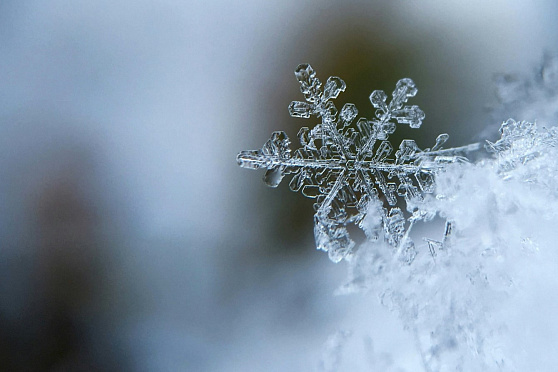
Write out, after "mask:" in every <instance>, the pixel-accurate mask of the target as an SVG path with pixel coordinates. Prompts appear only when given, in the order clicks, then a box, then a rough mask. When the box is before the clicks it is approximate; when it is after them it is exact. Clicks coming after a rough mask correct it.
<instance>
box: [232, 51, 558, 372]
mask: <svg viewBox="0 0 558 372" xmlns="http://www.w3.org/2000/svg"><path fill="white" fill-rule="evenodd" d="M557 66H558V63H557V62H556V60H555V59H548V58H546V59H545V63H544V67H543V70H542V71H541V74H540V77H538V78H537V79H536V80H530V82H528V83H527V82H521V83H519V82H516V85H517V86H523V87H529V89H528V92H530V93H529V94H530V96H529V97H531V96H537V95H541V96H542V95H543V92H546V94H545V95H544V97H546V101H545V102H549V101H552V99H553V98H552V97H554V96H555V92H558V78H556V76H558V73H557V72H556V71H558V67H557ZM296 77H297V79H298V80H299V82H300V84H301V91H302V93H303V94H304V96H305V99H306V102H298V101H295V102H292V103H291V105H290V106H289V111H290V113H291V115H292V116H296V117H302V118H309V117H311V116H316V117H318V118H319V119H321V122H320V123H318V124H317V125H315V126H314V127H313V128H312V129H310V128H307V127H304V128H302V129H301V130H300V132H299V141H300V144H301V146H302V147H301V148H299V149H297V150H296V151H294V152H291V149H290V147H289V145H290V141H289V139H288V138H287V136H286V134H285V133H284V132H274V133H273V134H272V136H271V139H270V140H269V141H268V142H266V143H265V144H264V146H263V147H262V149H260V150H255V151H242V152H241V153H240V154H239V155H238V158H237V160H238V163H239V165H241V166H242V167H246V168H251V169H258V168H266V169H267V172H266V174H265V176H264V180H265V182H266V183H267V184H268V185H270V186H273V187H275V186H277V185H278V184H279V183H280V182H281V180H282V178H283V177H285V176H286V175H292V179H291V181H290V188H291V190H293V191H301V192H302V194H303V195H304V196H307V197H312V198H316V203H315V210H316V213H315V237H316V244H317V247H318V248H319V249H322V250H325V251H327V252H328V253H329V256H330V258H331V259H332V260H333V261H335V262H338V261H340V260H342V259H343V258H347V259H349V261H350V262H349V278H348V280H347V282H346V283H345V284H344V285H343V286H342V287H341V288H340V290H339V291H340V293H353V292H360V293H363V292H365V293H373V294H375V295H377V296H378V297H379V299H380V301H381V302H382V304H384V305H385V306H386V307H387V308H389V309H390V310H392V311H393V312H395V313H396V314H397V315H398V317H399V319H400V320H401V322H402V324H403V326H404V327H405V329H407V330H408V331H409V332H411V334H412V335H413V337H414V339H415V341H416V347H417V349H418V353H419V354H420V356H421V359H422V364H423V368H424V370H425V371H427V372H445V371H535V370H536V371H552V370H555V368H556V365H558V357H556V356H555V355H556V353H555V352H553V350H554V351H555V350H556V348H557V347H558V341H556V340H555V335H556V334H558V324H557V323H558V322H556V321H555V320H554V317H555V316H554V311H553V310H552V309H556V308H558V297H557V296H556V295H555V294H556V293H558V283H557V282H558V281H557V280H556V274H555V271H556V263H558V250H556V249H555V246H556V241H558V231H557V229H556V223H555V221H556V220H557V218H558V160H557V159H558V150H557V147H558V146H557V144H558V129H557V128H556V127H548V128H546V127H544V126H542V125H541V124H540V123H534V122H527V121H515V120H513V119H508V120H507V121H505V122H504V123H503V124H502V125H501V127H500V139H498V140H497V141H495V142H490V141H486V143H485V145H484V146H481V145H480V144H472V145H469V146H464V147H459V148H451V149H443V148H442V146H443V144H444V142H445V141H446V140H447V138H448V136H447V134H442V135H440V136H438V138H437V139H436V141H435V144H434V145H433V146H432V147H431V148H427V149H424V150H421V149H419V148H418V146H417V145H416V143H415V142H414V141H413V140H403V141H402V142H401V143H400V145H399V148H398V150H397V151H395V154H393V146H392V144H391V143H390V142H389V140H388V137H389V135H390V134H392V133H393V132H394V131H395V129H396V127H397V125H401V124H404V125H409V126H410V127H411V128H418V127H420V125H421V124H422V120H423V119H424V113H423V112H422V111H421V110H420V108H418V107H417V106H410V105H407V101H408V99H409V98H411V97H413V96H415V94H416V92H417V89H416V87H415V84H414V83H413V81H412V80H410V79H402V80H400V81H399V82H398V83H397V85H396V88H395V90H394V92H393V94H392V98H391V100H390V101H389V103H387V101H388V97H387V95H386V94H385V93H384V92H383V91H374V92H372V94H371V95H370V101H371V103H372V105H373V106H374V108H375V109H376V112H375V115H374V117H373V118H372V119H366V118H364V117H360V118H358V119H357V116H358V111H357V109H356V107H355V106H354V105H353V104H350V103H347V104H345V105H344V106H343V108H342V109H341V111H340V112H338V110H337V108H336V107H335V105H334V103H333V101H332V100H333V99H335V98H337V96H338V95H339V93H340V92H342V91H344V90H345V83H344V82H343V81H342V80H341V79H340V78H338V77H330V78H329V79H328V80H327V82H326V84H325V86H323V89H322V84H321V82H320V81H319V80H318V79H317V77H316V74H315V72H314V70H313V69H312V68H311V67H310V65H307V64H305V65H300V66H298V68H297V70H296ZM554 83H556V84H554ZM502 84H504V85H506V84H508V85H509V81H507V82H504V83H502ZM508 88H509V86H507V87H506V86H504V87H500V89H501V90H502V91H505V90H506V89H508ZM509 94H511V93H509ZM508 96H509V95H508ZM521 97H523V96H521ZM521 97H520V98H518V99H525V100H527V99H526V98H525V97H523V98H521ZM549 97H550V98H549ZM513 99H515V98H513ZM528 102H529V100H527V103H528ZM522 112H530V111H529V109H524V110H523V111H522ZM556 114H558V108H557V109H556V110H555V111H554V113H553V114H552V115H549V114H548V113H545V114H544V115H545V117H547V118H548V117H553V115H556ZM518 119H522V117H520V118H518ZM527 119H530V120H533V119H534V118H527ZM355 121H356V122H355ZM472 151H478V152H483V153H484V156H477V158H478V159H480V160H477V161H476V162H471V161H469V160H468V159H467V156H468V153H470V152H472ZM403 205H404V208H402V206H403ZM424 222H429V223H428V224H423V227H425V226H426V228H423V229H422V231H424V235H430V236H418V237H413V235H414V234H413V232H412V231H411V229H412V228H413V226H415V225H416V224H418V223H424ZM444 222H445V223H444ZM351 223H352V224H356V225H357V226H359V227H360V228H361V229H362V230H363V231H364V232H365V233H366V235H367V237H368V240H367V241H366V242H365V243H363V244H362V245H361V246H360V247H358V249H356V248H355V244H354V242H353V241H352V240H351V238H350V237H349V234H348V231H347V225H348V224H351ZM428 226H431V228H428ZM413 238H414V239H413ZM534 303H536V304H537V305H536V306H537V308H536V309H534V308H533V304H534ZM347 337H350V336H349V333H343V339H345V338H347ZM335 340H337V338H336V339H335ZM338 342H341V341H338V340H337V341H336V343H335V345H338ZM336 349H339V348H338V347H337V346H336ZM337 354H338V353H337ZM337 354H336V357H335V363H334V364H335V365H339V364H340V363H341V362H340V358H341V356H339V355H337ZM331 363H333V362H331ZM331 363H330V364H331Z"/></svg>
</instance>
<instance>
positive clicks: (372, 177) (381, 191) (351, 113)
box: [237, 64, 479, 263]
mask: <svg viewBox="0 0 558 372" xmlns="http://www.w3.org/2000/svg"><path fill="white" fill-rule="evenodd" d="M295 76H296V78H297V80H298V81H299V83H300V90H301V92H302V94H303V95H304V98H305V101H304V102H302V101H293V102H291V104H290V105H289V113H290V115H291V116H293V117H300V118H310V117H312V116H315V117H317V118H319V119H321V122H320V123H318V124H316V125H315V126H314V127H313V128H309V127H302V128H301V129H300V131H299V133H298V139H299V142H300V144H301V146H302V147H300V148H298V149H297V150H295V151H294V152H292V151H291V149H290V143H291V142H290V140H289V138H288V137H287V135H286V133H285V132H283V131H277V132H273V133H272V135H271V138H270V139H269V140H268V141H267V142H266V143H265V144H264V145H263V147H262V148H261V149H260V150H249V151H242V152H240V153H239V154H238V156H237V161H238V164H239V165H240V166H241V167H244V168H250V169H259V168H265V169H267V171H266V173H265V175H264V181H265V183H266V184H267V185H268V186H271V187H277V186H278V185H279V183H280V182H281V180H282V179H283V178H284V177H285V176H286V175H292V178H291V181H290V184H289V186H290V189H291V190H292V191H301V192H302V194H303V195H304V196H306V197H309V198H315V199H316V202H315V204H314V208H315V211H316V213H315V215H314V222H315V227H314V236H315V239H316V246H317V248H318V249H321V250H324V251H326V252H328V254H329V257H330V259H331V260H332V261H334V262H339V261H340V260H342V259H343V258H345V257H347V256H350V255H351V254H352V251H353V248H354V245H355V243H354V241H353V240H352V239H351V238H350V236H349V233H348V230H347V226H348V225H349V224H356V225H357V226H359V227H360V228H362V229H363V231H364V232H365V234H366V235H367V237H368V239H370V240H377V239H379V238H380V237H382V238H383V239H384V240H385V241H387V242H388V243H389V244H390V245H391V246H392V247H393V248H394V249H395V250H396V252H397V253H398V256H399V257H400V258H402V259H403V260H404V261H406V262H409V263H410V262H411V261H412V260H413V259H414V257H415V255H416V252H415V248H414V243H413V241H412V240H411V238H410V237H409V232H410V230H411V228H412V227H413V225H414V224H415V223H416V222H417V221H419V220H426V221H428V220H431V219H432V218H433V217H434V216H435V212H432V211H428V210H421V209H420V207H419V206H420V204H421V202H422V201H423V199H424V197H425V195H426V194H430V193H432V192H433V191H434V188H435V184H434V180H435V175H436V174H437V173H438V172H439V171H440V170H442V169H444V168H445V167H446V166H447V165H448V164H450V163H456V162H466V161H467V158H466V157H465V156H464V155H465V153H467V152H468V151H473V150H477V149H478V148H479V145H478V144H473V145H468V146H463V147H458V148H450V149H443V147H442V146H443V144H444V143H445V142H446V141H447V140H448V137H449V136H448V135H447V134H441V135H439V136H438V137H437V138H436V141H435V144H434V145H433V146H432V147H431V148H427V149H424V150H421V149H420V148H419V147H418V146H417V144H416V142H415V141H414V140H411V139H406V140H403V141H402V142H401V143H400V145H399V148H398V149H397V150H396V151H395V154H393V152H394V148H393V145H392V144H391V143H390V142H389V140H388V138H389V135H390V134H392V133H394V131H395V130H396V127H397V125H398V124H399V125H401V124H405V125H409V126H410V127H411V128H419V127H420V126H421V124H422V121H423V119H424V117H425V115H424V112H423V111H422V110H421V109H420V108H419V107H418V106H416V105H407V101H408V100H409V98H411V97H414V96H415V95H416V93H417V88H416V86H415V83H414V82H413V81H412V80H411V79H408V78H406V79H401V80H399V81H398V82H397V84H396V87H395V90H394V91H393V93H392V98H391V99H390V100H389V103H388V96H387V94H386V93H385V92H384V91H382V90H375V91H373V92H372V94H370V102H371V103H372V106H373V107H374V108H375V109H376V111H375V114H374V117H373V118H372V119H367V118H365V117H359V118H358V119H357V117H358V110H357V108H356V106H355V105H354V104H352V103H346V104H345V105H344V106H343V107H342V108H341V111H340V112H339V111H338V109H337V107H336V106H335V104H334V102H333V100H334V99H335V98H337V97H338V96H339V94H340V93H341V92H343V91H345V89H346V85H345V82H344V81H343V80H342V79H340V78H339V77H334V76H333V77H330V78H328V79H327V81H326V83H325V85H322V83H321V81H320V80H319V79H318V78H317V77H316V73H315V71H314V70H313V69H312V67H311V66H310V65H309V64H301V65H299V66H298V67H297V68H296V70H295ZM399 200H402V201H404V202H405V205H406V212H404V211H403V210H401V208H400V207H398V206H397V204H398V201H399ZM370 210H373V211H374V214H375V216H374V218H375V220H376V222H377V223H376V224H373V225H372V224H367V225H366V227H364V225H363V221H364V220H365V218H366V217H367V214H368V213H369V211H370ZM406 213H408V214H410V217H406ZM438 244H443V243H442V242H437V241H432V242H431V243H430V247H431V250H432V249H434V247H435V246H436V245H438Z"/></svg>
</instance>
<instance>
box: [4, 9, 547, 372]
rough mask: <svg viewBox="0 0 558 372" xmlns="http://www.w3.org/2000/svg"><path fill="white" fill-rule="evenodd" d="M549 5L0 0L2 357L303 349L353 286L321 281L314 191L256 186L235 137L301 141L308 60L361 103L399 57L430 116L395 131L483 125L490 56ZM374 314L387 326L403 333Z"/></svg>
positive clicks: (231, 357)
mask: <svg viewBox="0 0 558 372" xmlns="http://www.w3.org/2000/svg"><path fill="white" fill-rule="evenodd" d="M555 13H556V9H555V4H553V3H552V2H550V1H548V2H539V3H537V4H536V5H535V4H532V3H530V2H527V1H503V0H502V1H496V2H495V3H493V4H485V3H484V2H481V1H474V2H472V3H470V4H461V3H459V2H457V1H450V2H446V3H444V4H438V3H437V2H436V1H433V0H432V1H424V2H414V3H413V4H406V3H404V2H393V1H392V2H381V1H373V2H370V1H366V2H364V1H348V2H334V1H326V2H318V1H307V2H294V1H287V2H281V3H278V4H273V5H270V4H263V3H262V4H260V3H257V2H252V3H250V2H248V3H243V4H230V3H227V2H208V3H204V4H203V5H202V4H201V3H196V2H175V1H170V0H168V1H161V2H153V1H147V0H141V1H122V2H119V3H114V2H109V1H105V0H103V1H99V2H86V3H82V4H78V3H73V2H69V1H61V0H56V1H52V2H48V3H44V2H40V1H27V0H24V1H19V2H15V1H4V2H1V3H0V91H1V93H0V97H1V99H0V174H1V177H0V210H1V211H2V213H0V217H1V218H0V267H1V269H0V370H5V371H127V370H130V371H161V370H173V371H175V370H176V371H182V370H184V371H206V370H207V371H209V370H211V371H214V370H227V371H229V370H273V371H284V370H313V369H315V367H316V366H317V365H318V359H319V355H320V352H321V347H322V346H321V345H322V344H323V343H324V342H325V340H326V338H327V336H328V335H329V334H331V333H332V332H334V331H335V330H336V329H338V328H339V327H341V326H342V325H343V324H344V323H343V322H345V319H347V318H351V317H352V318H351V319H353V321H355V319H357V320H356V321H358V319H361V316H362V314H361V312H360V311H358V310H355V307H356V306H357V305H358V304H359V302H358V301H359V300H356V299H354V298H343V297H339V296H338V297H333V295H332V294H333V292H334V290H335V289H336V288H337V287H338V286H339V285H341V284H342V281H343V278H344V274H345V272H344V266H343V264H338V265H335V264H333V263H331V262H329V261H328V259H327V255H326V254H324V253H323V252H316V251H315V249H314V241H313V235H312V231H313V218H312V215H313V208H312V200H310V199H305V198H303V197H302V195H297V194H295V193H292V192H290V191H289V190H288V186H287V185H283V184H282V185H280V186H279V187H278V188H277V189H270V188H267V187H266V186H265V185H264V184H263V182H261V177H262V176H263V174H262V173H259V172H249V171H247V170H244V169H240V168H239V167H237V165H236V163H235V156H236V153H237V152H239V151H240V150H245V149H256V148H259V147H261V146H262V144H263V143H264V142H265V141H266V140H267V138H268V137H269V135H270V134H271V132H272V131H274V130H284V131H285V132H287V134H288V135H289V137H290V138H291V140H292V142H293V147H296V146H297V143H296V142H297V137H296V134H297V132H298V130H299V128H300V127H301V126H313V125H315V124H316V122H315V119H308V120H303V119H294V118H290V117H289V116H288V112H287V106H288V104H289V103H290V102H291V101H292V100H301V99H302V94H301V93H300V91H299V86H298V83H297V82H296V79H295V78H294V75H293V71H294V68H295V67H296V66H297V65H298V64H299V63H303V62H309V63H311V64H312V65H313V67H314V68H315V70H316V71H317V73H318V77H319V78H320V79H321V80H322V81H325V80H326V79H327V78H328V77H329V76H331V75H334V76H339V77H341V78H342V79H343V80H344V81H345V82H346V83H347V90H346V92H345V93H342V94H341V95H340V97H339V98H338V99H337V107H338V108H340V107H341V106H342V104H343V103H345V102H353V103H355V104H356V105H357V107H358V108H359V112H360V113H359V116H365V117H368V118H370V117H372V115H373V109H372V106H371V105H370V103H369V100H368V97H369V95H370V93H371V92H372V91H373V90H375V89H382V90H385V91H386V92H387V93H388V94H390V93H391V91H392V90H393V89H394V87H395V83H396V82H397V80H399V79H400V78H404V77H410V78H412V79H413V80H414V81H415V83H416V84H417V87H418V90H419V92H418V95H417V97H415V98H413V104H417V105H419V106H420V107H421V108H422V109H423V110H424V111H425V113H426V120H425V122H424V124H423V126H422V127H421V128H420V129H418V130H416V129H410V128H398V129H397V132H396V133H395V134H394V135H393V136H392V137H390V138H391V140H392V142H393V143H399V142H400V140H401V139H403V138H414V139H415V140H416V141H417V143H418V144H419V146H421V147H430V146H431V145H432V144H433V143H434V140H435V138H436V136H437V135H438V134H439V133H449V134H450V141H449V142H448V145H449V146H460V145H463V144H466V143H469V142H471V141H478V140H479V139H480V138H478V135H477V133H479V132H481V131H482V130H484V129H485V128H486V127H487V126H491V125H492V126H494V128H495V130H496V128H497V127H498V125H499V123H493V122H491V120H493V118H490V116H489V115H487V113H486V112H485V111H484V107H485V106H486V102H487V101H488V100H489V99H490V96H491V94H492V89H493V88H492V87H491V77H492V75H493V74H494V73H497V72H507V71H511V70H521V69H524V68H526V67H527V66H531V65H533V64H535V63H536V62H537V61H538V60H539V59H540V57H541V56H542V51H543V50H545V48H547V49H548V48H550V47H552V45H553V43H555V42H556V40H555V39H556V37H555V34H556V32H555V28H554V27H555V26H554V23H553V22H552V20H553V15H555ZM525 25H529V27H527V26H525ZM504 119H506V118H502V120H504ZM367 301H368V300H367ZM361 305H362V304H361ZM366 306H372V307H370V308H369V309H370V311H372V310H373V311H378V314H380V313H379V311H380V310H378V309H376V308H374V307H373V306H376V305H370V304H369V303H368V302H366ZM374 309H376V310H374ZM355 311H356V314H357V315H354V312H355ZM347 314H353V315H347ZM377 319H378V320H377V323H375V325H374V326H375V327H376V332H377V334H379V335H380V336H379V338H380V339H384V340H392V339H393V337H399V336H398V335H397V334H396V335H393V334H392V333H393V332H391V331H390V329H389V328H388V327H389V324H391V323H389V321H387V320H385V319H384V318H382V316H380V315H378V316H377ZM345 325H346V324H345ZM389 342H390V341H386V343H385V345H384V347H385V348H388V349H389V348H390V347H395V346H393V345H395V344H398V345H400V346H398V347H399V348H400V349H398V350H388V351H391V352H398V351H399V352H403V351H402V350H403V348H404V346H405V345H406V344H405V343H404V342H399V343H396V342H394V343H392V344H390V343H389ZM386 345H387V346H386ZM389 345H391V346H389ZM401 345H402V346H401ZM379 347H382V345H381V344H380V346H379ZM270 366H271V367H270Z"/></svg>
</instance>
